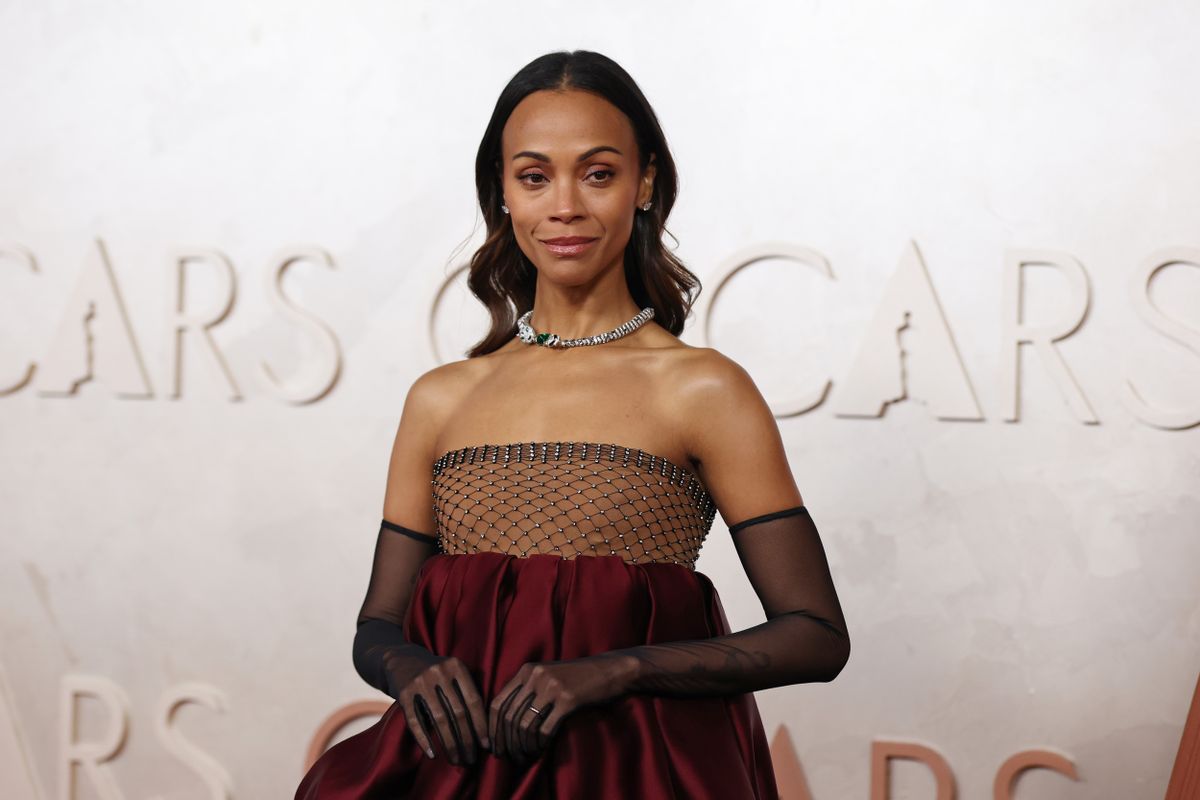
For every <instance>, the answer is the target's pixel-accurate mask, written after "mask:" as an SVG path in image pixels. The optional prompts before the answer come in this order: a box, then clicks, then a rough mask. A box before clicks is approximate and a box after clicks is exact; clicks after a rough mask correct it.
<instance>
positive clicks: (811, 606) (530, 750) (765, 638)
mask: <svg viewBox="0 0 1200 800" xmlns="http://www.w3.org/2000/svg"><path fill="white" fill-rule="evenodd" d="M729 531H730V534H731V535H732V536H733V537H734V538H733V540H734V546H735V547H736V548H737V552H738V556H739V557H740V558H741V561H742V565H743V566H744V567H745V569H746V574H747V576H748V577H749V579H750V582H751V584H752V585H753V587H754V590H755V592H756V593H757V594H758V597H759V600H760V601H761V602H762V604H763V610H764V611H766V614H767V621H766V622H764V623H763V624H761V625H758V626H756V627H753V628H748V629H746V630H744V631H738V632H737V633H731V634H726V635H724V636H716V637H712V638H710V639H701V640H691V641H680V642H666V643H662V644H652V645H640V646H637V647H629V648H621V649H618V650H610V651H608V652H605V653H599V654H597V655H594V656H587V657H584V658H576V659H570V660H566V661H549V662H542V663H539V664H525V665H524V666H522V667H521V669H520V671H518V672H517V674H516V675H514V676H513V678H512V679H511V680H510V681H509V682H508V684H507V685H506V686H504V687H503V688H502V689H501V690H500V691H499V692H498V693H497V694H496V697H495V698H494V699H493V700H492V703H491V706H490V708H489V716H488V720H489V729H488V730H489V731H490V733H491V734H492V741H493V742H494V743H495V746H494V748H493V752H494V753H495V754H496V755H498V756H499V755H506V754H507V755H510V756H511V757H512V758H513V759H514V760H516V761H518V762H521V763H523V762H525V761H527V760H530V759H533V758H535V757H537V755H538V754H539V753H541V752H542V751H544V750H545V749H546V748H547V747H548V746H549V743H550V740H551V739H552V738H553V737H554V735H555V734H556V733H557V731H558V729H559V727H560V724H561V722H562V720H563V718H564V717H567V716H569V715H570V714H571V713H573V712H574V711H576V710H578V709H579V708H582V707H585V706H590V705H598V704H604V703H607V702H609V701H611V700H614V699H617V698H619V697H621V696H623V695H626V694H657V695H682V696H688V695H693V696H694V695H724V694H735V693H747V692H753V691H757V690H759V689H767V688H770V687H774V686H783V685H788V684H793V683H807V682H813V681H830V680H833V678H834V677H835V676H836V675H837V674H838V672H840V671H841V669H842V667H843V666H844V665H845V663H846V660H847V659H848V658H849V655H850V638H849V636H848V635H847V633H846V621H845V619H844V618H843V616H842V609H841V606H840V605H839V604H838V599H837V593H836V591H835V590H834V587H833V579H832V577H831V576H830V574H829V565H828V563H827V561H826V559H825V549H824V547H823V546H822V544H821V538H820V536H819V535H818V534H817V529H816V526H815V525H814V524H813V521H812V518H811V517H810V516H809V513H808V509H807V508H805V507H804V506H796V507H794V508H789V509H785V510H783V511H776V512H774V513H771V514H763V515H761V516H757V517H753V518H751V519H747V520H745V521H743V522H739V523H738V524H736V525H733V526H731V527H730V529H729ZM535 708H536V709H537V711H534V710H533V709H535Z"/></svg>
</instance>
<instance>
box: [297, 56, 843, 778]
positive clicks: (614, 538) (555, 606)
mask: <svg viewBox="0 0 1200 800" xmlns="http://www.w3.org/2000/svg"><path fill="white" fill-rule="evenodd" d="M476 182H477V185H478V194H479V200H480V204H481V206H482V209H483V215H484V218H485V220H486V222H487V229H488V237H487V241H486V242H485V244H484V245H483V246H482V247H481V248H480V249H479V251H478V252H477V253H476V254H475V255H474V257H473V259H472V262H471V272H470V278H469V285H470V287H471V290H472V291H473V292H474V293H475V294H476V296H478V297H479V299H480V300H481V301H483V303H485V304H486V305H487V307H488V310H489V311H490V312H491V317H492V328H491V331H490V332H489V333H488V335H487V336H486V337H485V338H484V339H483V340H482V341H481V342H480V343H479V344H478V345H477V346H476V347H475V348H474V349H473V350H472V351H471V352H470V354H469V355H470V356H471V357H470V358H468V359H466V360H464V361H459V362H456V363H452V364H446V365H444V366H441V367H437V368H435V369H433V370H430V371H429V372H427V373H425V374H424V375H422V376H421V377H420V378H418V379H417V381H416V382H415V383H414V384H413V385H412V387H411V389H410V390H409V393H408V397H407V399H406V401H405V403H404V409H403V412H402V413H401V419H400V424H399V429H398V431H397V433H396V439H395V443H394V446H393V451H392V457H391V462H390V465H389V470H388V479H387V489H386V497H385V500H384V506H383V521H382V524H381V526H380V531H379V535H378V539H377V543H376V551H375V558H374V563H373V567H372V572H371V578H370V582H369V585H368V589H367V596H366V599H365V601H364V603H363V606H362V610H361V612H360V615H359V619H358V622H359V627H358V631H357V634H356V638H355V643H354V663H355V666H356V668H357V669H358V671H359V673H360V674H361V675H362V677H363V678H364V679H365V680H366V681H368V682H369V683H370V684H371V685H373V686H375V687H377V688H379V689H380V690H382V691H384V692H386V693H387V694H388V695H389V696H391V697H392V698H394V699H395V702H394V703H393V704H392V706H391V707H390V708H389V709H388V711H387V712H386V713H385V714H384V715H383V717H382V718H381V719H380V720H379V721H378V722H377V723H376V724H375V725H374V726H372V727H371V728H369V729H367V730H365V731H363V732H361V733H359V734H356V735H354V736H351V737H349V738H347V739H345V740H344V741H342V742H339V743H338V744H336V745H334V746H333V747H331V748H330V749H329V750H328V751H327V752H326V753H325V754H324V755H323V756H322V757H321V758H320V759H318V760H317V762H316V763H315V764H314V765H313V766H312V768H311V769H310V770H309V772H308V774H307V775H306V776H305V777H304V780H303V782H302V783H301V785H300V787H299V789H298V791H297V793H296V797H297V798H321V799H322V800H349V799H350V798H396V797H422V798H452V797H454V798H457V797H485V798H534V797H536V798H550V797H571V798H634V797H637V798H666V797H687V798H721V799H722V800H730V798H775V797H777V796H778V795H777V789H776V784H775V779H774V775H773V772H772V766H771V758H770V752H769V750H768V746H767V741H766V736H765V733H764V731H763V727H762V723H761V720H760V718H759V714H758V708H757V706H756V704H755V701H754V696H753V695H752V694H750V693H751V692H753V691H755V690H759V689H766V688H769V687H773V686H782V685H787V684H793V683H801V682H809V681H829V680H832V679H833V678H834V677H835V676H836V675H837V674H838V672H839V671H840V670H841V669H842V667H843V665H844V664H845V663H846V660H847V658H848V657H849V651H850V645H849V638H848V636H847V632H846V623H845V619H844V618H843V615H842V611H841V607H840V604H839V602H838V598H837V594H836V591H835V590H834V586H833V582H832V579H831V577H830V574H829V568H828V565H827V562H826V558H825V553H824V549H823V547H822V545H821V540H820V537H819V535H818V533H817V530H816V528H815V526H814V524H813V521H812V518H811V517H810V516H809V514H808V511H807V509H806V507H805V506H804V505H803V501H802V499H801V497H800V493H799V491H798V489H797V488H796V484H795V482H794V480H793V478H792V474H791V470H790V468H789V466H788V462H787V457H786V454H785V452H784V448H783V443H782V440H781V438H780V435H779V431H778V428H777V426H776V424H775V420H774V417H773V416H772V414H771V412H770V410H769V409H768V407H767V405H766V403H765V402H764V401H763V399H762V397H761V395H760V394H759V392H758V390H757V388H756V387H755V385H754V383H753V381H752V380H751V378H750V377H749V375H748V374H747V373H746V372H745V370H743V369H742V368H741V367H740V366H738V365H737V364H736V363H734V362H733V361H731V360H730V359H729V358H727V357H725V356H724V355H722V354H720V353H718V352H717V351H715V350H712V349H709V348H695V347H690V346H687V345H685V344H683V343H681V342H680V341H679V339H678V338H677V336H678V334H679V333H680V332H681V331H682V329H683V324H684V321H685V319H686V317H687V314H688V312H689V311H690V308H691V297H690V291H691V290H692V289H693V288H695V287H696V286H698V281H697V280H696V279H695V276H694V275H692V273H690V272H689V271H688V270H687V269H686V268H685V267H684V266H683V265H682V264H681V263H680V262H679V261H678V260H677V259H675V258H674V257H673V256H672V255H671V254H670V253H669V252H668V251H667V250H666V248H665V247H664V246H663V244H662V241H661V235H662V231H663V226H664V223H665V221H666V218H667V215H668V214H669V213H670V210H671V207H672V205H673V204H674V201H675V194H676V186H677V180H676V174H675V167H674V163H673V161H672V159H671V154H670V152H669V150H668V149H667V145H666V141H665V139H664V136H663V133H662V130H661V129H660V127H659V125H658V121H657V118H656V117H655V114H654V112H653V110H652V109H651V108H650V106H649V104H648V103H647V101H646V99H645V98H644V97H643V95H642V93H641V91H640V90H639V89H638V87H637V85H636V84H635V83H634V82H633V80H632V79H631V78H630V77H629V75H628V74H626V72H625V71H624V70H623V69H622V68H621V67H620V66H618V65H617V64H616V63H614V62H613V61H611V60H610V59H608V58H606V57H604V56H602V55H599V54H597V53H593V52H588V51H582V50H577V51H574V52H559V53H550V54H548V55H545V56H542V57H541V58H538V59H536V60H535V61H533V62H532V63H530V64H529V65H528V66H526V67H525V68H524V69H522V70H521V71H520V72H519V73H517V75H516V76H514V77H513V79H512V81H510V82H509V84H508V86H507V87H505V89H504V91H503V93H502V94H501V96H500V99H499V101H498V103H497V105H496V108H495V111H494V112H493V115H492V119H491V121H490V123H489V125H488V128H487V131H486V132H485V134H484V137H483V142H482V143H481V145H480V148H479V154H478V158H477V160H476ZM514 307H515V311H514ZM517 315H520V316H519V318H518V316H517ZM431 486H432V502H431V496H430V487H431ZM718 511H719V512H720V514H721V516H722V518H723V519H724V520H725V521H726V522H732V523H733V524H731V525H729V531H730V534H731V536H732V537H733V540H734V544H735V547H736V550H737V553H738V556H739V558H740V559H741V561H742V564H743V565H744V566H745V569H746V573H747V575H748V577H749V580H750V581H751V583H752V585H753V587H754V589H755V591H756V592H757V594H758V596H759V598H760V600H761V601H762V604H763V608H764V611H765V612H766V615H767V617H768V619H767V621H766V622H765V623H763V624H761V625H758V626H755V627H753V628H749V629H747V630H744V631H740V632H738V633H733V634H731V633H730V632H729V626H728V622H727V620H726V617H725V613H724V610H723V608H722V606H721V603H720V600H719V598H718V596H717V593H716V591H715V589H714V588H713V585H712V584H711V582H710V581H709V579H708V578H707V577H706V576H705V575H703V573H700V572H697V571H695V569H694V563H695V560H696V556H697V554H698V553H699V550H700V546H701V544H702V542H703V540H704V538H705V536H706V534H707V533H708V530H709V527H710V525H711V523H712V520H713V518H714V517H715V515H716V513H717V512H718Z"/></svg>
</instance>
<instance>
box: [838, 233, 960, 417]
mask: <svg viewBox="0 0 1200 800" xmlns="http://www.w3.org/2000/svg"><path fill="white" fill-rule="evenodd" d="M902 335H903V336H904V338H905V339H906V340H910V341H911V340H913V339H915V340H916V341H917V342H919V343H920V347H905V346H904V345H903V344H902V343H901V336H902ZM913 374H919V375H920V376H921V384H920V386H921V391H920V393H919V394H920V395H921V396H923V398H924V401H925V402H927V403H928V405H929V406H930V408H931V410H932V412H933V415H934V416H935V417H937V418H938V419H946V420H950V419H953V420H980V419H983V412H982V411H980V408H979V401H978V400H977V399H976V398H975V389H974V388H973V387H972V386H971V380H970V378H968V377H967V370H966V367H964V366H963V362H962V357H961V356H960V355H959V353H958V347H957V346H956V345H955V343H954V335H953V333H951V331H950V325H949V323H947V322H946V315H945V313H944V312H943V311H942V304H941V303H940V302H939V301H938V297H937V292H936V291H934V288H933V281H931V280H930V279H929V272H928V270H926V269H925V262H924V260H923V259H922V258H921V252H920V251H919V250H918V249H917V243H916V242H914V241H911V240H910V241H909V243H908V247H907V248H906V249H905V251H904V254H903V255H902V256H901V258H900V264H899V266H898V267H897V268H896V271H895V272H893V273H892V277H891V278H890V279H889V280H888V282H887V285H886V286H885V287H884V289H883V300H882V301H881V302H880V303H879V306H878V307H877V308H876V309H875V316H874V317H872V318H871V324H870V327H868V328H867V335H866V336H865V337H864V338H863V340H862V343H861V344H860V345H859V348H858V354H857V355H856V356H855V358H854V361H853V362H852V363H851V365H850V370H849V371H848V372H847V373H846V378H845V381H844V382H843V383H842V386H841V388H839V389H838V391H837V392H836V393H835V394H834V398H833V405H834V407H833V411H834V415H835V416H838V417H881V416H883V414H884V412H885V411H886V409H887V406H888V405H889V404H891V403H897V402H900V401H902V400H915V399H917V393H914V392H912V388H913V387H912V375H913Z"/></svg>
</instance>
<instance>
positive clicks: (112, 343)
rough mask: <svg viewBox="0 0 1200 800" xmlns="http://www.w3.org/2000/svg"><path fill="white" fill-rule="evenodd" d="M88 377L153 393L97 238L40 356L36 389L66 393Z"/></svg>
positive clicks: (129, 392)
mask: <svg viewBox="0 0 1200 800" xmlns="http://www.w3.org/2000/svg"><path fill="white" fill-rule="evenodd" d="M101 362H103V365H102V363H101ZM93 378H101V379H102V381H103V382H104V383H105V384H107V385H108V386H109V387H110V388H112V389H113V391H114V392H115V393H116V394H117V395H118V396H120V397H136V398H148V397H153V396H154V392H153V390H152V389H151V388H150V376H149V375H147V374H146V365H145V363H144V362H143V360H142V354H141V351H140V350H138V345H137V338H136V337H135V336H134V334H133V326H132V325H130V323H129V314H128V313H127V312H126V310H125V303H124V302H123V301H122V300H121V290H120V287H119V285H118V284H117V276H116V275H115V274H114V273H113V268H112V264H111V262H110V260H109V257H108V251H107V250H106V249H105V247H104V242H103V241H102V240H100V239H97V240H96V250H95V252H94V254H93V255H92V257H91V258H89V259H87V260H86V261H85V262H84V265H83V270H82V271H81V272H80V276H79V280H78V281H76V283H75V288H74V290H73V291H72V293H71V297H70V299H69V300H68V301H67V306H66V309H65V310H64V311H63V313H62V316H61V317H60V322H59V324H58V330H57V331H56V332H55V334H54V339H53V343H52V344H51V345H50V350H49V352H48V353H47V354H46V357H45V358H44V359H42V367H41V370H40V371H39V373H38V377H37V388H38V393H39V394H41V395H46V396H70V395H73V394H75V392H76V391H77V390H78V389H79V386H80V384H82V383H85V382H86V381H89V380H91V379H93Z"/></svg>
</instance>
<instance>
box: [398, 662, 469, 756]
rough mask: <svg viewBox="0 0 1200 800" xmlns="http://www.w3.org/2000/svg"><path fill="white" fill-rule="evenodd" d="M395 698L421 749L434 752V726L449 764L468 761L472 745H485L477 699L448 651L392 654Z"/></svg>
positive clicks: (466, 675) (462, 667) (464, 669)
mask: <svg viewBox="0 0 1200 800" xmlns="http://www.w3.org/2000/svg"><path fill="white" fill-rule="evenodd" d="M388 673H389V676H390V678H391V680H392V685H393V686H395V687H398V689H399V691H398V692H397V693H396V700H397V702H399V703H400V707H401V708H403V709H404V716H405V718H406V719H407V720H408V729H409V730H410V731H412V734H413V736H414V737H415V738H416V740H417V744H419V745H421V749H422V750H424V751H425V754H426V755H428V756H429V757H430V758H433V757H434V752H433V744H432V740H431V734H432V732H433V731H434V730H436V731H437V733H438V737H439V738H440V739H441V740H442V747H443V749H444V750H445V751H446V753H447V758H448V759H449V760H450V763H451V764H454V765H455V766H461V765H462V764H463V763H464V762H465V763H467V764H474V763H475V762H476V761H477V760H478V758H479V751H478V747H477V741H478V744H481V745H482V746H483V747H486V748H489V749H490V748H491V746H492V745H491V741H490V739H489V737H488V732H487V714H486V712H485V711H484V709H483V698H481V697H480V696H479V690H478V689H476V687H475V681H474V680H473V679H472V678H471V673H470V672H469V671H468V670H467V666H466V664H464V663H463V662H462V661H460V660H459V659H458V658H455V657H453V656H450V657H443V656H439V655H436V654H433V653H430V654H429V655H428V656H423V655H422V656H419V657H415V658H414V657H412V656H407V657H405V658H403V659H396V660H395V661H394V662H393V663H390V664H389V665H388Z"/></svg>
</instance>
